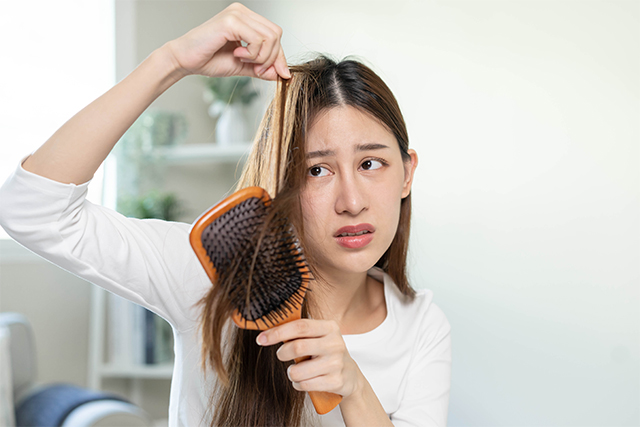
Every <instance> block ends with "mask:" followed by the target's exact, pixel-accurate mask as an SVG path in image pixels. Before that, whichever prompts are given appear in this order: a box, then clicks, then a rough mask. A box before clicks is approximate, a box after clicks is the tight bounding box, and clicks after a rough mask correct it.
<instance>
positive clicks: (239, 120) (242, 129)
mask: <svg viewBox="0 0 640 427" xmlns="http://www.w3.org/2000/svg"><path fill="white" fill-rule="evenodd" d="M247 136H248V135H247V124H246V122H245V118H244V113H243V110H242V105H241V104H227V105H225V107H224V110H223V111H222V113H221V114H220V117H219V118H218V123H217V125H216V143H217V144H218V145H231V144H239V143H243V142H246V141H247Z"/></svg>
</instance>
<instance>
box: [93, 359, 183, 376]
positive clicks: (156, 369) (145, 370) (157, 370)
mask: <svg viewBox="0 0 640 427" xmlns="http://www.w3.org/2000/svg"><path fill="white" fill-rule="evenodd" d="M100 372H101V374H102V376H103V377H111V378H150V379H171V376H172V375H173V363H162V364H158V365H130V366H116V365H110V364H105V365H102V366H101V368H100Z"/></svg>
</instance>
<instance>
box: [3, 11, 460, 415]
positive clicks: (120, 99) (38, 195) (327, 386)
mask: <svg viewBox="0 0 640 427" xmlns="http://www.w3.org/2000/svg"><path fill="white" fill-rule="evenodd" d="M280 36H281V30H280V28H279V27H277V26H276V25H274V24H273V23H271V22H269V21H268V20H266V19H265V18H263V17H261V16H259V15H257V14H255V13H254V12H252V11H250V10H249V9H247V8H246V7H244V6H242V5H240V4H237V3H235V4H232V5H231V6H229V7H228V8H226V9H225V10H224V11H222V12H221V13H220V14H218V15H216V16H215V17H213V18H212V19H210V20H209V21H207V22H206V23H204V24H202V25H201V26H199V27H197V28H195V29H193V30H191V31H190V32H188V33H187V34H185V35H184V36H182V37H180V38H178V39H176V40H173V41H171V42H169V43H167V44H165V45H164V46H162V47H161V48H159V49H158V50H156V51H154V52H153V53H152V54H151V55H150V56H149V57H148V58H147V59H145V61H143V62H142V63H141V64H140V66H138V68H136V69H135V70H134V71H133V72H132V73H131V74H130V75H129V76H127V77H126V78H125V79H124V80H122V81H121V82H120V83H118V84H117V85H116V86H114V87H113V88H112V89H111V90H109V91H108V92H106V93H105V94H104V95H102V96H101V97H100V98H98V99H97V100H96V101H94V102H93V103H91V104H90V105H89V106H87V107H86V108H85V109H83V110H82V111H80V112H79V113H78V114H77V115H76V116H74V117H73V118H71V119H70V120H69V121H68V122H67V123H66V124H65V125H64V126H62V127H61V128H60V129H59V130H58V131H57V132H56V133H55V134H54V135H53V136H52V137H51V138H50V139H49V140H48V141H47V142H46V143H45V144H44V145H43V146H42V147H41V148H40V149H38V150H37V151H36V152H34V153H33V154H32V155H30V156H28V157H27V158H26V160H24V162H23V163H22V164H21V166H20V167H18V169H17V170H16V172H15V173H14V175H12V176H11V177H10V178H9V180H8V181H7V182H6V183H5V185H4V186H3V187H2V189H1V190H0V196H1V197H2V200H3V206H2V208H1V210H0V224H2V226H3V227H4V228H5V229H6V230H7V232H8V233H9V234H10V235H11V236H12V237H14V238H15V239H16V240H18V241H19V242H21V243H22V244H24V245H25V246H27V247H29V248H30V249H32V250H33V251H34V252H36V253H39V254H40V255H42V256H43V257H45V258H47V259H49V260H51V261H52V262H54V263H56V264H58V265H60V266H61V267H63V268H65V269H67V270H69V271H71V272H73V273H75V274H77V275H79V276H81V277H83V278H85V279H87V280H88V281H90V282H92V283H95V284H97V285H99V286H102V287H104V288H105V289H108V290H110V291H112V292H114V293H116V294H118V295H121V296H123V297H125V298H127V299H129V300H131V301H133V302H136V303H138V304H141V305H143V306H145V307H147V308H149V309H150V310H152V311H154V312H155V313H157V314H159V315H160V316H162V317H163V318H165V319H166V320H167V321H168V322H169V323H170V324H171V325H172V327H173V329H174V336H175V341H176V347H175V348H176V363H175V370H174V377H173V381H172V389H171V403H170V409H169V421H170V424H171V425H185V426H195V425H209V424H212V425H301V424H305V423H313V424H318V425H341V424H344V425H348V426H356V425H362V426H374V425H375V426H377V425H381V426H382V425H445V424H446V416H447V407H448V397H449V384H450V362H451V353H450V334H449V331H450V327H449V324H448V322H447V320H446V317H445V316H444V314H443V313H442V312H441V311H440V310H439V308H438V307H437V306H435V305H434V304H433V303H431V300H432V295H431V293H430V292H428V291H422V292H418V293H416V292H415V291H413V290H412V288H411V287H410V286H409V284H408V282H407V280H406V277H405V258H406V250H407V242H408V230H409V218H410V191H411V183H412V179H413V173H414V171H415V167H416V165H417V156H416V154H415V152H414V151H413V150H410V149H408V138H407V133H406V129H405V126H404V121H403V120H402V116H401V115H400V111H399V109H398V107H397V104H396V102H395V99H394V98H393V95H392V94H391V92H390V91H389V90H388V88H387V87H386V86H385V85H384V83H382V81H381V80H380V79H379V78H378V77H377V76H376V75H375V74H374V73H372V72H371V71H370V70H369V69H368V68H366V67H364V66H363V65H361V64H358V63H356V62H353V61H344V62H342V63H339V64H335V63H333V62H332V61H330V60H328V59H326V58H324V57H320V58H318V59H317V60H315V61H311V62H309V63H307V64H303V65H300V66H297V67H292V68H291V71H289V69H288V67H287V64H286V61H285V58H284V54H283V51H282V48H281V46H280V42H279V40H280ZM240 41H245V42H246V43H247V45H246V47H243V46H242V45H241V43H240ZM190 74H203V75H207V76H217V77H222V76H231V75H247V76H252V77H258V78H262V79H266V80H278V82H279V83H278V93H277V96H276V97H275V99H274V102H273V103H272V105H271V106H270V108H269V110H268V111H267V114H266V115H265V118H264V119H263V122H262V125H261V130H260V132H259V135H258V138H257V140H256V143H255V147H254V150H253V152H252V155H251V157H250V159H249V160H248V161H247V167H246V169H245V171H244V174H243V178H242V179H241V183H240V186H241V187H242V186H247V185H260V186H262V187H264V188H265V189H267V191H268V192H269V193H270V194H271V195H272V196H278V197H279V198H283V197H285V196H286V195H289V196H292V197H291V200H293V203H292V204H291V205H290V206H289V207H288V208H287V209H288V210H287V213H288V214H290V215H291V218H292V221H293V222H294V224H295V225H296V227H297V228H298V230H299V233H300V237H301V240H302V243H303V245H304V247H305V250H306V253H307V255H308V257H309V259H310V260H311V267H312V269H313V271H314V273H315V276H316V280H315V281H314V283H313V284H312V288H311V292H310V296H309V307H307V308H308V311H309V314H310V318H308V319H302V320H299V321H295V322H291V323H288V324H285V325H281V326H279V327H276V328H274V329H271V330H269V331H265V332H262V333H260V334H256V333H253V334H252V333H249V332H244V331H241V330H237V329H235V328H224V330H223V328H217V329H215V330H212V328H211V327H210V325H211V323H210V322H211V319H212V318H213V317H214V316H215V314H216V307H217V306H216V301H215V298H214V295H213V292H212V287H211V284H210V283H209V282H208V279H207V277H206V275H205V274H204V271H203V270H202V268H201V267H200V266H199V264H198V261H197V260H196V258H195V256H194V254H193V252H192V251H191V249H190V247H189V246H188V237H187V234H188V232H189V225H188V224H182V223H173V222H164V221H159V220H137V219H132V218H124V217H123V216H122V215H120V214H118V213H116V212H113V211H110V210H108V209H105V208H103V207H100V206H95V205H93V204H91V203H89V202H87V201H86V200H85V199H84V196H85V194H86V189H87V185H88V182H89V181H90V179H91V178H92V177H93V174H94V173H95V171H96V170H97V168H98V167H99V166H100V164H101V163H102V161H104V159H105V158H106V156H107V155H108V153H109V152H110V150H111V149H112V148H113V146H114V145H115V143H116V142H117V141H118V139H119V138H120V137H121V136H122V134H123V133H124V132H125V131H126V130H127V128H128V127H129V126H130V125H131V124H132V123H133V122H134V121H135V119H136V118H137V117H138V116H139V115H140V114H141V113H142V112H143V111H144V110H145V109H146V108H147V107H148V106H149V105H150V103H151V102H152V101H153V100H154V99H156V98H157V97H158V96H159V95H160V94H162V93H163V92H164V91H165V90H166V89H167V88H169V87H170V86H171V85H172V84H174V83H175V82H176V81H178V80H179V79H181V78H182V77H184V76H187V75H190ZM282 79H287V80H286V81H285V80H282ZM276 129H278V130H279V131H276ZM5 201H6V203H5ZM374 266H377V267H374ZM213 289H215V288H213ZM200 305H204V309H202V310H201V309H200ZM198 326H201V328H198ZM200 329H201V331H202V339H200V337H199V334H200V332H199V331H200ZM220 335H223V336H224V337H225V339H224V340H223V341H224V342H228V343H231V345H232V346H233V348H223V349H221V348H220V346H219V345H218V346H216V345H215V344H214V342H216V336H218V337H219V336H220ZM283 342H284V344H282V343H283ZM201 352H202V355H203V359H204V360H205V361H206V360H208V361H210V362H211V363H212V364H213V367H214V368H215V370H216V373H213V372H205V375H203V373H202V372H201V371H199V370H198V368H197V366H199V363H197V362H198V356H199V355H200V353H201ZM223 352H224V357H223V356H222V355H221V354H222V353H223ZM302 356H310V357H311V358H310V359H309V360H307V361H305V362H301V363H299V364H295V365H293V364H292V363H291V362H292V360H293V359H295V358H298V357H302ZM223 359H224V360H223ZM205 367H206V365H205ZM312 390H319V391H329V392H333V393H337V394H340V395H341V396H342V397H343V400H342V402H341V404H340V406H339V408H336V410H334V411H332V412H331V413H329V414H327V415H325V416H321V417H318V418H315V417H313V414H310V413H309V412H310V411H308V408H309V405H308V401H307V400H306V399H307V398H306V397H305V396H306V393H300V391H312ZM212 391H213V393H212ZM209 396H210V399H209Z"/></svg>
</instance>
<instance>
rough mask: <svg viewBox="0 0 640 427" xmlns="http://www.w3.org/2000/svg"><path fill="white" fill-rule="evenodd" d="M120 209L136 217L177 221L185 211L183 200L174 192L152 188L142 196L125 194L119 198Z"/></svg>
mask: <svg viewBox="0 0 640 427" xmlns="http://www.w3.org/2000/svg"><path fill="white" fill-rule="evenodd" d="M118 211H119V212H120V213H122V214H123V215H125V216H129V217H134V218H140V219H145V218H157V219H163V220H165V221H177V219H178V217H179V216H180V215H181V214H182V213H183V212H184V209H183V202H181V201H180V200H178V197H177V196H176V195H175V194H174V193H161V192H159V191H157V190H151V191H149V192H148V193H146V194H143V195H142V196H123V197H121V198H120V199H119V200H118Z"/></svg>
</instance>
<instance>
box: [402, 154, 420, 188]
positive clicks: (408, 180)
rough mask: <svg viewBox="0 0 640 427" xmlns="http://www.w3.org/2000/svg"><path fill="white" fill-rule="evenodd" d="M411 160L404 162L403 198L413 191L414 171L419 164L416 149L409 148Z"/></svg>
mask: <svg viewBox="0 0 640 427" xmlns="http://www.w3.org/2000/svg"><path fill="white" fill-rule="evenodd" d="M408 153H409V156H411V159H410V160H406V161H405V162H404V183H403V184H402V198H403V199H404V198H405V197H407V196H408V195H409V194H410V193H411V184H412V183H413V173H414V172H415V171H416V167H417V166H418V154H417V153H416V150H408Z"/></svg>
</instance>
